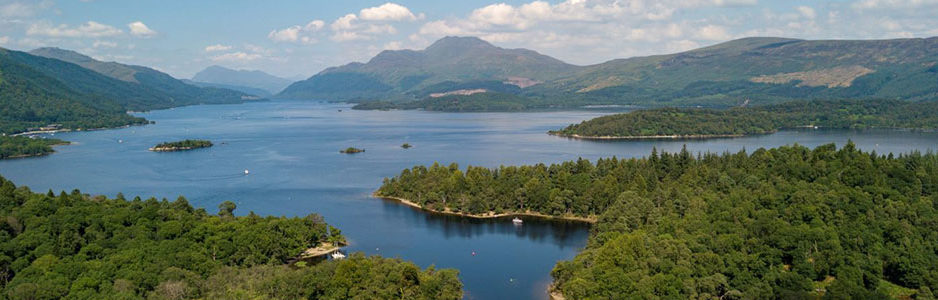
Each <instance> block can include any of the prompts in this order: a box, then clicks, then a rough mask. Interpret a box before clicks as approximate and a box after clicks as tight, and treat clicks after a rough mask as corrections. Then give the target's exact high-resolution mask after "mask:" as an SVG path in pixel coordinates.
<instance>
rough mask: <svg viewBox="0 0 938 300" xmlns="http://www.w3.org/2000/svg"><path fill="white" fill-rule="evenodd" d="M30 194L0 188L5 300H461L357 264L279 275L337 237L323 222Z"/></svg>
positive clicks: (388, 264)
mask: <svg viewBox="0 0 938 300" xmlns="http://www.w3.org/2000/svg"><path fill="white" fill-rule="evenodd" d="M235 209H236V206H235V205H234V203H231V202H227V201H226V202H225V203H223V204H222V205H220V206H219V210H220V211H219V213H218V215H217V216H216V215H210V214H208V213H207V212H206V211H205V210H204V209H195V208H193V207H192V206H191V205H189V203H188V201H187V200H186V199H185V198H183V197H179V198H178V199H176V200H175V201H172V202H170V201H167V200H165V199H163V200H162V201H160V200H157V199H153V198H150V199H147V200H142V199H140V198H139V197H138V198H135V199H133V200H125V199H124V197H123V196H122V195H118V196H117V198H116V199H107V198H106V197H103V196H96V197H90V196H88V195H85V194H81V193H80V192H79V191H77V190H75V191H72V192H71V193H68V194H67V193H65V192H62V193H61V194H59V195H55V194H53V193H52V192H51V191H50V192H49V193H47V194H41V193H33V192H31V191H30V190H29V189H28V188H26V187H16V186H15V185H14V184H13V183H12V182H10V181H7V180H5V179H3V178H0V220H2V222H0V289H2V293H0V298H2V299H62V298H70V299H233V298H238V299H350V298H368V299H392V298H393V299H400V298H401V297H404V298H411V299H435V298H440V299H458V298H461V297H462V292H461V287H462V286H461V284H460V282H459V281H458V278H457V272H456V271H453V270H434V269H432V268H431V269H428V270H425V271H421V270H420V269H419V268H417V267H416V266H415V265H413V264H410V263H406V262H402V261H400V260H396V259H382V258H378V257H370V258H366V257H363V256H360V255H352V256H351V259H349V260H347V261H342V262H323V263H320V264H317V265H314V266H303V264H297V265H296V266H292V267H291V266H286V265H284V264H285V263H286V262H287V261H288V260H291V259H293V258H294V257H296V256H297V255H299V254H300V253H302V252H303V250H305V249H307V248H309V247H312V246H315V245H317V244H318V243H320V242H323V241H335V240H342V237H341V233H340V232H339V231H338V230H337V229H335V228H332V227H331V226H329V225H328V224H326V223H325V222H324V221H323V218H322V217H321V216H319V215H315V214H312V215H309V216H306V217H303V218H286V217H261V216H258V215H256V214H254V213H253V212H252V213H250V214H249V215H247V216H241V217H237V216H234V215H233V211H234V210H235Z"/></svg>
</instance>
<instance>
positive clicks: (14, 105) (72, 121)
mask: <svg viewBox="0 0 938 300" xmlns="http://www.w3.org/2000/svg"><path fill="white" fill-rule="evenodd" d="M22 56H28V55H27V54H24V53H21V52H16V51H8V50H4V49H2V48H0V71H2V72H0V107H3V109H0V133H7V134H12V133H18V132H23V131H27V130H28V129H29V128H38V127H40V126H46V125H49V124H53V123H56V124H62V126H63V127H64V128H69V129H79V128H82V129H96V128H105V127H117V126H123V125H132V124H146V123H147V122H146V120H144V119H143V118H137V117H133V116H131V115H128V114H127V113H126V109H124V108H123V107H121V106H120V105H119V104H118V103H116V102H115V101H113V100H111V99H109V98H106V97H101V96H100V95H96V94H87V93H81V92H76V91H74V90H72V89H70V88H69V87H67V86H66V84H64V83H62V82H61V81H59V80H56V79H54V78H52V77H51V76H48V75H47V74H45V73H44V72H42V71H41V70H37V69H35V68H34V67H33V66H30V65H27V64H26V63H24V62H23V61H21V60H20V58H22ZM37 60H39V61H41V62H48V63H50V64H51V63H53V62H49V61H53V60H49V59H39V58H37ZM54 63H55V64H58V65H66V66H70V67H71V68H73V69H81V67H78V66H77V65H71V64H67V63H65V62H59V61H54ZM87 72H88V73H91V72H90V71H87ZM75 78H84V77H83V76H76V77H75Z"/></svg>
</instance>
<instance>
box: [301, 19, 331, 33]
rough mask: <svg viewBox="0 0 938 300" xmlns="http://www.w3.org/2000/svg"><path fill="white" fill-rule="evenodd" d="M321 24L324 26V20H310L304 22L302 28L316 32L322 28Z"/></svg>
mask: <svg viewBox="0 0 938 300" xmlns="http://www.w3.org/2000/svg"><path fill="white" fill-rule="evenodd" d="M323 26H326V22H323V21H322V20H312V21H310V22H309V23H306V26H303V30H306V31H310V32H316V31H319V30H320V29H322V27H323Z"/></svg>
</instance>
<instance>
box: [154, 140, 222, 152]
mask: <svg viewBox="0 0 938 300" xmlns="http://www.w3.org/2000/svg"><path fill="white" fill-rule="evenodd" d="M211 146H212V141H209V140H190V139H187V140H182V141H176V142H165V143H159V144H157V145H156V146H153V148H150V151H180V150H192V149H199V148H208V147H211Z"/></svg>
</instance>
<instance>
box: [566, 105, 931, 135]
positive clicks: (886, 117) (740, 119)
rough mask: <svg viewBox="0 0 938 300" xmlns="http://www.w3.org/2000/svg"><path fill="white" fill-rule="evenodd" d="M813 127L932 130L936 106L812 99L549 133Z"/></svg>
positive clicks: (594, 123)
mask: <svg viewBox="0 0 938 300" xmlns="http://www.w3.org/2000/svg"><path fill="white" fill-rule="evenodd" d="M813 126H818V127H825V128H844V129H853V128H909V129H935V128H938V101H929V102H906V101H899V100H814V101H794V102H787V103H782V104H773V105H765V106H755V107H737V108H731V109H726V110H718V109H707V108H660V109H651V110H637V111H632V112H628V113H624V114H615V115H609V116H602V117H598V118H595V119H592V120H587V121H584V122H582V123H580V124H573V125H570V126H568V127H566V128H564V129H562V130H557V131H552V132H551V133H552V134H558V135H566V136H574V135H575V136H581V137H652V136H698V137H707V136H726V135H751V134H765V133H771V132H775V131H777V130H779V129H784V128H795V127H813Z"/></svg>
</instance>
